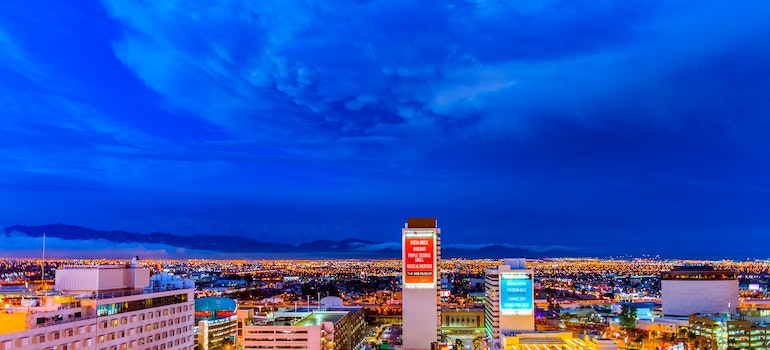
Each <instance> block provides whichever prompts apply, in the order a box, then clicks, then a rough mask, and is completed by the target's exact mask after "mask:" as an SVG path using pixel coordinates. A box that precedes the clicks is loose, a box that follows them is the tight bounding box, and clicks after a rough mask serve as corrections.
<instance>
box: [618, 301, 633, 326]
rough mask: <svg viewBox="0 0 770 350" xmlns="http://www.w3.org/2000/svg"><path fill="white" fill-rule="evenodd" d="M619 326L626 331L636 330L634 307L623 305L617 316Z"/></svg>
mask: <svg viewBox="0 0 770 350" xmlns="http://www.w3.org/2000/svg"><path fill="white" fill-rule="evenodd" d="M618 319H619V323H620V326H621V327H623V328H626V329H636V306H633V305H629V304H623V306H621V308H620V315H618Z"/></svg>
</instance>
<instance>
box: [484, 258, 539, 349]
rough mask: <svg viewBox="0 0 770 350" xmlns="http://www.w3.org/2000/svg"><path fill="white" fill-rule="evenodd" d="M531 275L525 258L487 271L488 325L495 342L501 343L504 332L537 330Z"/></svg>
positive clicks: (486, 317) (507, 261)
mask: <svg viewBox="0 0 770 350" xmlns="http://www.w3.org/2000/svg"><path fill="white" fill-rule="evenodd" d="M532 276H533V272H532V270H528V269H527V266H526V259H523V258H520V259H505V261H504V263H503V265H500V266H498V267H497V268H496V269H488V270H485V271H484V285H485V290H486V299H485V315H484V317H485V326H486V328H487V334H488V337H489V338H490V340H491V341H492V342H495V343H498V344H499V343H500V339H501V338H500V336H501V334H502V333H509V332H532V331H534V330H535V313H534V308H535V306H534V290H533V285H532Z"/></svg>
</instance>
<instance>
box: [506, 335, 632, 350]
mask: <svg viewBox="0 0 770 350" xmlns="http://www.w3.org/2000/svg"><path fill="white" fill-rule="evenodd" d="M501 340H502V346H501V347H500V349H502V350H533V349H563V350H617V349H618V346H617V344H615V342H613V341H612V340H611V339H606V338H599V337H592V338H575V337H574V336H573V335H572V332H529V333H518V334H511V335H503V336H502V338H501Z"/></svg>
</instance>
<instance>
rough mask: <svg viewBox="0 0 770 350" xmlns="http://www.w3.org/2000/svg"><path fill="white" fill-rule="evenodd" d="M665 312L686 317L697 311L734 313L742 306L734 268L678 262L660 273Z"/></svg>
mask: <svg viewBox="0 0 770 350" xmlns="http://www.w3.org/2000/svg"><path fill="white" fill-rule="evenodd" d="M660 279H661V281H660V287H661V288H660V300H661V304H662V306H663V315H664V316H672V317H687V316H688V315H691V314H696V313H720V312H728V313H732V312H735V310H736V309H737V308H738V307H739V299H738V297H739V292H738V276H737V274H736V273H735V271H722V270H714V268H713V267H711V266H678V267H675V268H673V269H671V270H670V271H664V272H662V273H661V278H660Z"/></svg>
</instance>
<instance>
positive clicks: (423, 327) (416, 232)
mask: <svg viewBox="0 0 770 350" xmlns="http://www.w3.org/2000/svg"><path fill="white" fill-rule="evenodd" d="M401 234H402V272H403V273H402V297H403V308H402V309H403V319H404V327H403V331H404V333H403V345H404V348H405V349H407V350H429V349H431V344H432V343H434V342H438V341H440V337H441V306H440V305H439V303H438V300H439V283H438V282H439V277H438V272H439V271H438V262H439V259H440V258H441V229H439V228H438V226H437V224H436V219H435V218H409V219H408V220H407V223H406V225H405V227H404V228H403V229H402V231H401Z"/></svg>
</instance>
